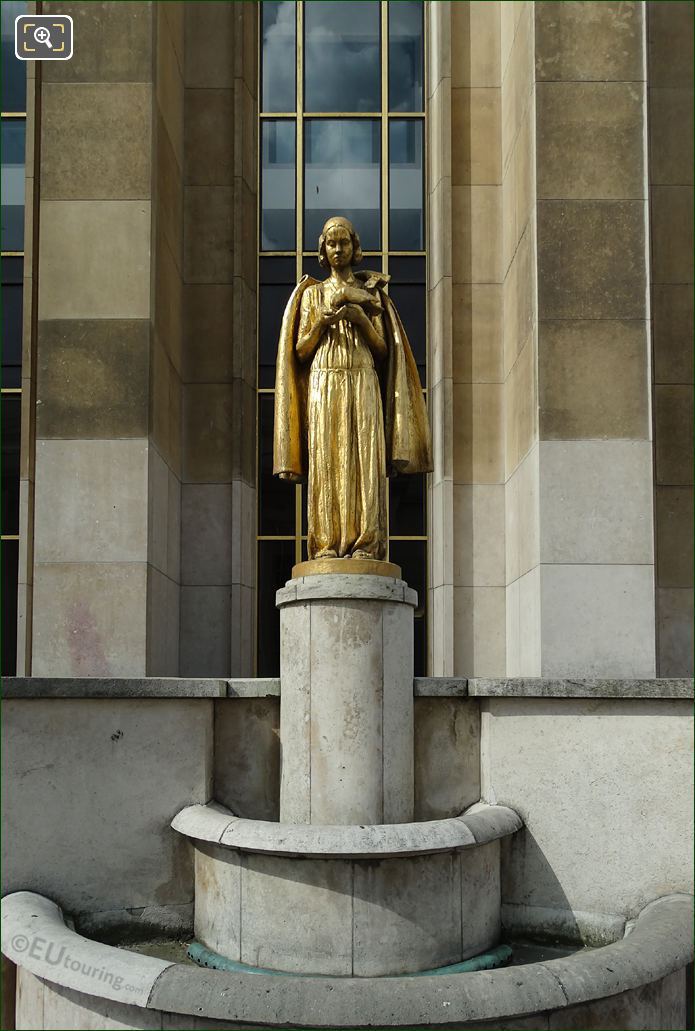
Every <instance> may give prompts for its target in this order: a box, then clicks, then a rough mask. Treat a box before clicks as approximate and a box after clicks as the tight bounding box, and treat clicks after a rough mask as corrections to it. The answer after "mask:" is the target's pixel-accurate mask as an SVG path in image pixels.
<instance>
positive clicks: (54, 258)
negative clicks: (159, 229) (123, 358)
mask: <svg viewBox="0 0 695 1031" xmlns="http://www.w3.org/2000/svg"><path fill="white" fill-rule="evenodd" d="M63 13H65V12H63ZM102 31H103V29H102ZM55 63H56V64H58V63H59V62H55ZM66 63H67V62H66ZM39 252H40V253H39V262H40V269H41V275H40V277H39V305H38V316H39V318H40V319H122V318H131V319H149V317H150V203H149V201H144V200H121V201H107V200H102V201H97V200H90V201H42V203H41V236H40V245H39Z"/></svg>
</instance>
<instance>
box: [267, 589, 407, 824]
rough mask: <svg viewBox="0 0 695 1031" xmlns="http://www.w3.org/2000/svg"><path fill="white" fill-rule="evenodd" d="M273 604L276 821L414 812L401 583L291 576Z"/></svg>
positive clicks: (397, 817)
mask: <svg viewBox="0 0 695 1031" xmlns="http://www.w3.org/2000/svg"><path fill="white" fill-rule="evenodd" d="M277 604H278V607H279V608H280V679H281V684H282V694H281V702H280V740H281V752H282V760H281V771H282V773H281V788H280V820H281V821H282V822H283V823H316V824H375V823H407V822H409V821H411V820H412V819H413V610H414V607H415V605H416V604H417V597H416V594H415V591H413V590H411V589H410V588H409V587H407V586H406V585H405V584H404V582H403V581H402V580H395V579H393V578H391V577H385V576H374V575H371V576H370V575H366V576H360V575H354V574H321V575H315V576H307V577H299V578H298V579H296V580H290V581H289V582H288V584H287V585H286V586H285V587H284V588H282V589H281V590H280V591H278V594H277Z"/></svg>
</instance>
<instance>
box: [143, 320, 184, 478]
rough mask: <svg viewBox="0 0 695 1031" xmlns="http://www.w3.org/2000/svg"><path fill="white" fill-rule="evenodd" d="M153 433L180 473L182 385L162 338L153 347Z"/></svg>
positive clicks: (169, 461)
mask: <svg viewBox="0 0 695 1031" xmlns="http://www.w3.org/2000/svg"><path fill="white" fill-rule="evenodd" d="M151 362H152V366H151V385H150V434H151V439H152V441H153V443H154V445H155V446H156V447H157V448H158V450H159V452H160V453H161V455H162V458H163V459H164V461H165V462H166V463H167V464H168V465H169V466H170V467H171V468H173V469H174V470H175V471H176V472H177V474H178V473H179V472H180V461H181V459H180V437H181V401H180V393H181V384H180V381H179V378H178V376H177V374H176V370H175V369H174V366H173V365H172V363H171V361H170V359H169V356H168V354H167V353H166V351H165V349H164V347H163V346H162V343H161V340H160V339H159V338H158V337H155V339H154V341H153V345H152V348H151Z"/></svg>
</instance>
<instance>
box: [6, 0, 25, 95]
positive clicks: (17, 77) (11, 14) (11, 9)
mask: <svg viewBox="0 0 695 1031" xmlns="http://www.w3.org/2000/svg"><path fill="white" fill-rule="evenodd" d="M1 6H2V110H3V111H7V112H15V111H26V107H27V66H26V61H18V60H17V58H16V57H15V55H14V20H15V18H16V17H17V16H18V15H20V14H26V13H27V5H26V3H16V2H15V0H2V5H1Z"/></svg>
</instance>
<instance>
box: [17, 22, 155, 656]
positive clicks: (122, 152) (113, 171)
mask: <svg viewBox="0 0 695 1031" xmlns="http://www.w3.org/2000/svg"><path fill="white" fill-rule="evenodd" d="M43 11H44V13H47V14H48V13H52V12H56V13H60V14H70V15H71V16H72V17H73V19H74V24H75V39H76V46H75V53H74V56H73V58H72V59H71V60H70V61H66V62H57V61H56V62H46V63H45V64H44V65H43V66H42V69H41V86H40V99H39V101H38V102H39V104H40V120H41V125H40V156H39V158H38V161H37V165H36V168H35V187H36V190H37V191H38V195H39V198H40V201H39V206H38V228H37V232H38V260H37V261H36V262H35V268H34V274H35V276H36V279H37V282H38V312H37V315H38V328H37V352H36V365H35V368H33V369H31V370H28V371H30V374H31V375H32V376H35V377H36V455H35V519H34V553H33V626H32V637H33V640H32V665H31V672H32V673H33V674H34V675H36V676H45V675H52V676H142V675H143V674H145V673H146V671H147V640H146V638H147V631H146V628H147V598H148V574H149V567H150V565H151V563H150V558H151V552H150V545H149V542H148V486H147V483H148V469H149V454H148V447H149V441H148V400H149V399H148V395H149V383H150V320H151V318H152V314H153V308H152V299H151V279H150V273H151V267H150V248H151V223H152V179H153V151H152V117H153V82H152V78H153V74H152V73H153V24H152V9H151V5H150V4H149V3H130V4H126V5H123V4H119V3H105V4H98V5H91V4H81V3H68V4H67V5H65V4H63V5H61V4H54V3H46V4H44V7H43ZM114 40H120V41H122V42H121V43H120V45H118V46H114ZM24 443H25V446H29V447H30V446H31V437H30V435H26V434H25V440H24ZM24 547H25V548H30V547H31V545H30V541H29V540H28V539H26V540H25V541H24ZM28 579H29V577H28V576H27V580H28ZM27 672H28V671H27Z"/></svg>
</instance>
